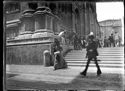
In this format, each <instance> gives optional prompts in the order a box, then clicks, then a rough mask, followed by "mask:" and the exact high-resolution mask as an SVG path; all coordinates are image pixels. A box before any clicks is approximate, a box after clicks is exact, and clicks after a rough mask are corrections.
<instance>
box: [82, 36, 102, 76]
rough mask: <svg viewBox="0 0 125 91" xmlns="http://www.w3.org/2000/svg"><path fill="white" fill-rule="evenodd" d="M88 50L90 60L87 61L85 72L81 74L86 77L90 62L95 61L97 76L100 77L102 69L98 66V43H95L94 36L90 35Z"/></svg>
mask: <svg viewBox="0 0 125 91" xmlns="http://www.w3.org/2000/svg"><path fill="white" fill-rule="evenodd" d="M86 50H87V57H88V60H87V64H86V68H85V70H84V71H83V72H81V73H80V74H81V75H84V76H86V73H87V70H88V67H89V64H90V61H91V60H93V59H94V62H95V64H96V67H97V76H100V75H101V73H102V72H101V69H100V67H99V65H98V61H97V57H96V56H98V52H97V45H96V42H95V41H94V35H89V37H88V46H87V49H86Z"/></svg>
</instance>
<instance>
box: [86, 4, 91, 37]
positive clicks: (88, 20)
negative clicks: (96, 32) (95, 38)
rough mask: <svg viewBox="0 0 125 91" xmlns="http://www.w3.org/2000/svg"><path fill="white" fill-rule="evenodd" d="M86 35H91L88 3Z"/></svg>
mask: <svg viewBox="0 0 125 91" xmlns="http://www.w3.org/2000/svg"><path fill="white" fill-rule="evenodd" d="M86 6H87V7H86V24H87V25H86V35H88V34H89V33H90V18H89V5H88V2H87V3H86Z"/></svg>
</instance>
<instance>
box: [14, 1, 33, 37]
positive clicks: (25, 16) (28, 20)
mask: <svg viewBox="0 0 125 91" xmlns="http://www.w3.org/2000/svg"><path fill="white" fill-rule="evenodd" d="M24 5H25V10H23V13H22V15H21V17H20V25H19V27H20V31H19V35H18V36H17V37H16V39H29V38H31V35H32V33H33V31H34V19H33V13H34V10H32V9H30V8H29V6H28V3H25V4H24Z"/></svg>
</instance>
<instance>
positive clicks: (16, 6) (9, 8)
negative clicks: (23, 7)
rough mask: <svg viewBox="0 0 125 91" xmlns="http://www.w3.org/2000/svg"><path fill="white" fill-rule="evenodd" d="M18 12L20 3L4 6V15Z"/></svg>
mask: <svg viewBox="0 0 125 91" xmlns="http://www.w3.org/2000/svg"><path fill="white" fill-rule="evenodd" d="M19 11H20V3H14V2H13V3H8V4H7V5H6V13H7V14H9V13H14V12H19Z"/></svg>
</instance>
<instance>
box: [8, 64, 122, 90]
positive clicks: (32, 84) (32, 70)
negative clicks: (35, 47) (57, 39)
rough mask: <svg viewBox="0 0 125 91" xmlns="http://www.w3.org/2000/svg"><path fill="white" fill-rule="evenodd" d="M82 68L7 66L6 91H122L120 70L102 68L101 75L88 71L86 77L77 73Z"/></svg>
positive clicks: (94, 69)
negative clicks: (73, 90)
mask: <svg viewBox="0 0 125 91" xmlns="http://www.w3.org/2000/svg"><path fill="white" fill-rule="evenodd" d="M83 69H84V67H69V68H67V69H59V70H56V71H54V70H53V67H43V66H41V65H37V66H34V65H32V66H31V65H7V66H6V88H7V89H91V90H93V89H101V90H102V89H107V90H109V89H110V90H118V91H120V90H122V89H123V80H124V79H123V76H124V75H123V73H124V72H123V71H124V69H122V68H114V69H113V68H110V69H109V68H108V69H106V68H102V72H103V74H102V75H101V76H100V77H97V76H96V68H95V67H90V68H89V69H88V74H87V77H82V76H80V75H79V73H80V72H81V71H82V70H83Z"/></svg>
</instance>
